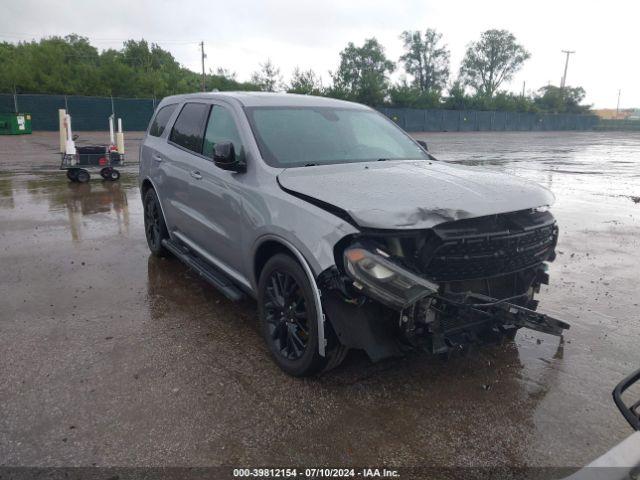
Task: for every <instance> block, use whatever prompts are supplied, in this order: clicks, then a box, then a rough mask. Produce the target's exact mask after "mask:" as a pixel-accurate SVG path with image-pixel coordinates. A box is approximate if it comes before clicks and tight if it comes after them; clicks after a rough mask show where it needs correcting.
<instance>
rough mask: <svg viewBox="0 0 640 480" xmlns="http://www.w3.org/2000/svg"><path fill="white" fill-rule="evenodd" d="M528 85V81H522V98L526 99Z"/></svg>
mask: <svg viewBox="0 0 640 480" xmlns="http://www.w3.org/2000/svg"><path fill="white" fill-rule="evenodd" d="M526 85H527V82H526V81H524V80H523V81H522V98H524V87H525V86H526Z"/></svg>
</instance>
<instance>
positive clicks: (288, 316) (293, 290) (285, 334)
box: [258, 254, 327, 377]
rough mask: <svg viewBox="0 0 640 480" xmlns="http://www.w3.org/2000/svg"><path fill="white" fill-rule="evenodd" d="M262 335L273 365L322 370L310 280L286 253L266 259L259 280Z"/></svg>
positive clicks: (301, 371)
mask: <svg viewBox="0 0 640 480" xmlns="http://www.w3.org/2000/svg"><path fill="white" fill-rule="evenodd" d="M258 315H259V317H260V326H261V329H262V335H263V337H264V339H265V342H266V343H267V346H268V347H269V351H270V352H271V355H272V356H273V359H274V360H275V362H276V364H277V365H278V366H279V367H280V368H281V369H282V370H284V371H285V372H286V373H288V374H289V375H292V376H294V377H305V376H309V375H313V374H315V373H318V372H319V371H321V370H322V369H323V368H324V367H325V365H326V364H327V357H322V356H320V354H319V353H318V322H317V318H318V316H317V310H316V306H315V302H314V298H313V290H312V288H311V285H310V283H309V279H308V278H307V275H306V274H305V272H304V270H302V267H301V266H300V264H299V263H298V262H297V261H296V260H294V259H293V258H292V257H290V256H289V255H285V254H277V255H274V256H273V257H271V258H270V259H269V261H268V262H267V263H266V265H265V266H264V268H263V269H262V273H261V274H260V280H259V282H258Z"/></svg>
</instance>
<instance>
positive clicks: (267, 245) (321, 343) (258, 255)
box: [253, 235, 326, 357]
mask: <svg viewBox="0 0 640 480" xmlns="http://www.w3.org/2000/svg"><path fill="white" fill-rule="evenodd" d="M278 253H284V254H286V255H289V256H291V257H293V259H295V260H296V261H297V262H298V263H299V264H300V266H301V267H302V270H303V271H304V273H305V275H306V276H307V280H309V284H310V285H311V290H312V291H313V299H314V303H315V307H316V312H317V319H316V320H317V323H318V353H319V354H320V355H321V356H323V357H324V356H325V348H326V339H325V334H324V330H325V328H324V321H325V320H324V313H323V311H322V301H321V299H320V289H319V288H318V284H317V282H316V279H315V277H314V275H313V271H312V270H311V267H310V266H309V262H308V261H307V260H306V259H305V257H304V255H302V253H301V252H300V250H298V249H297V248H296V247H295V245H293V244H292V243H291V242H289V241H288V240H285V239H284V238H281V237H276V236H275V235H267V236H265V237H263V238H262V240H261V241H260V243H259V244H258V246H257V248H256V249H255V254H254V255H253V274H254V282H255V285H256V286H257V285H258V279H259V278H260V273H261V272H262V269H263V268H264V266H265V264H266V263H267V261H269V259H270V258H271V257H272V256H273V255H276V254H278Z"/></svg>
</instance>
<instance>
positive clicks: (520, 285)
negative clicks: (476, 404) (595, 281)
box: [320, 209, 569, 360]
mask: <svg viewBox="0 0 640 480" xmlns="http://www.w3.org/2000/svg"><path fill="white" fill-rule="evenodd" d="M557 240H558V227H557V224H556V222H555V219H554V218H553V216H552V215H551V213H550V212H548V211H545V210H542V209H530V210H524V211H518V212H513V213H506V214H499V215H492V216H487V217H478V218H471V219H463V220H457V221H451V222H446V223H442V224H439V225H436V226H435V227H433V228H431V229H427V230H417V231H416V230H414V231H402V230H364V231H363V232H362V233H361V234H358V235H355V236H351V237H348V238H346V239H344V240H343V241H341V242H340V243H339V244H338V245H337V246H336V251H335V255H336V268H335V269H331V270H328V271H326V272H324V273H323V275H322V276H321V279H320V280H321V286H322V289H323V295H324V297H323V304H324V305H325V309H326V313H327V315H328V316H329V319H330V321H331V324H332V326H333V329H334V330H335V332H336V334H337V335H338V338H339V339H340V340H341V341H342V342H343V343H344V344H345V345H347V346H349V347H353V348H363V349H364V350H366V351H367V353H369V356H370V357H371V358H372V359H373V360H377V359H380V358H384V357H386V356H390V355H393V354H397V353H399V352H401V351H402V349H403V348H404V347H407V346H411V347H422V348H425V349H427V350H429V351H431V352H432V353H447V352H450V351H452V350H457V349H462V348H464V347H465V346H466V345H469V344H471V343H488V342H490V341H493V340H501V339H503V338H504V337H510V338H513V336H514V335H515V332H516V331H517V329H518V328H520V327H528V328H533V329H536V330H540V331H543V332H545V333H550V334H553V335H561V334H562V332H563V331H564V330H565V329H568V328H569V325H568V324H566V323H564V322H562V321H560V320H557V319H554V318H552V317H549V316H548V315H544V314H540V313H537V312H536V311H535V310H536V307H537V304H538V302H537V301H536V300H534V295H535V294H536V293H538V292H539V290H540V285H542V284H547V283H548V281H549V276H548V274H547V266H548V262H552V261H553V260H554V258H555V246H556V243H557ZM392 339H393V340H392Z"/></svg>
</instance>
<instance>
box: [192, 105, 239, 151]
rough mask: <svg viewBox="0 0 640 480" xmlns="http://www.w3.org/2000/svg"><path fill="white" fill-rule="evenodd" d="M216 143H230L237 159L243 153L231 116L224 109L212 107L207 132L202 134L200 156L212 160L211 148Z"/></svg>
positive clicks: (216, 106) (217, 106)
mask: <svg viewBox="0 0 640 480" xmlns="http://www.w3.org/2000/svg"><path fill="white" fill-rule="evenodd" d="M218 142H232V143H233V148H234V149H235V152H236V156H237V157H239V156H241V155H242V153H243V149H242V142H241V141H240V133H239V132H238V128H237V127H236V123H235V121H234V120H233V116H232V115H231V113H230V112H229V111H228V110H227V109H226V108H225V107H221V106H219V105H214V106H213V108H212V109H211V114H210V115H209V122H208V123H207V130H206V131H205V134H204V146H203V148H202V154H203V155H205V156H207V157H209V158H213V148H214V147H215V144H216V143H218Z"/></svg>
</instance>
